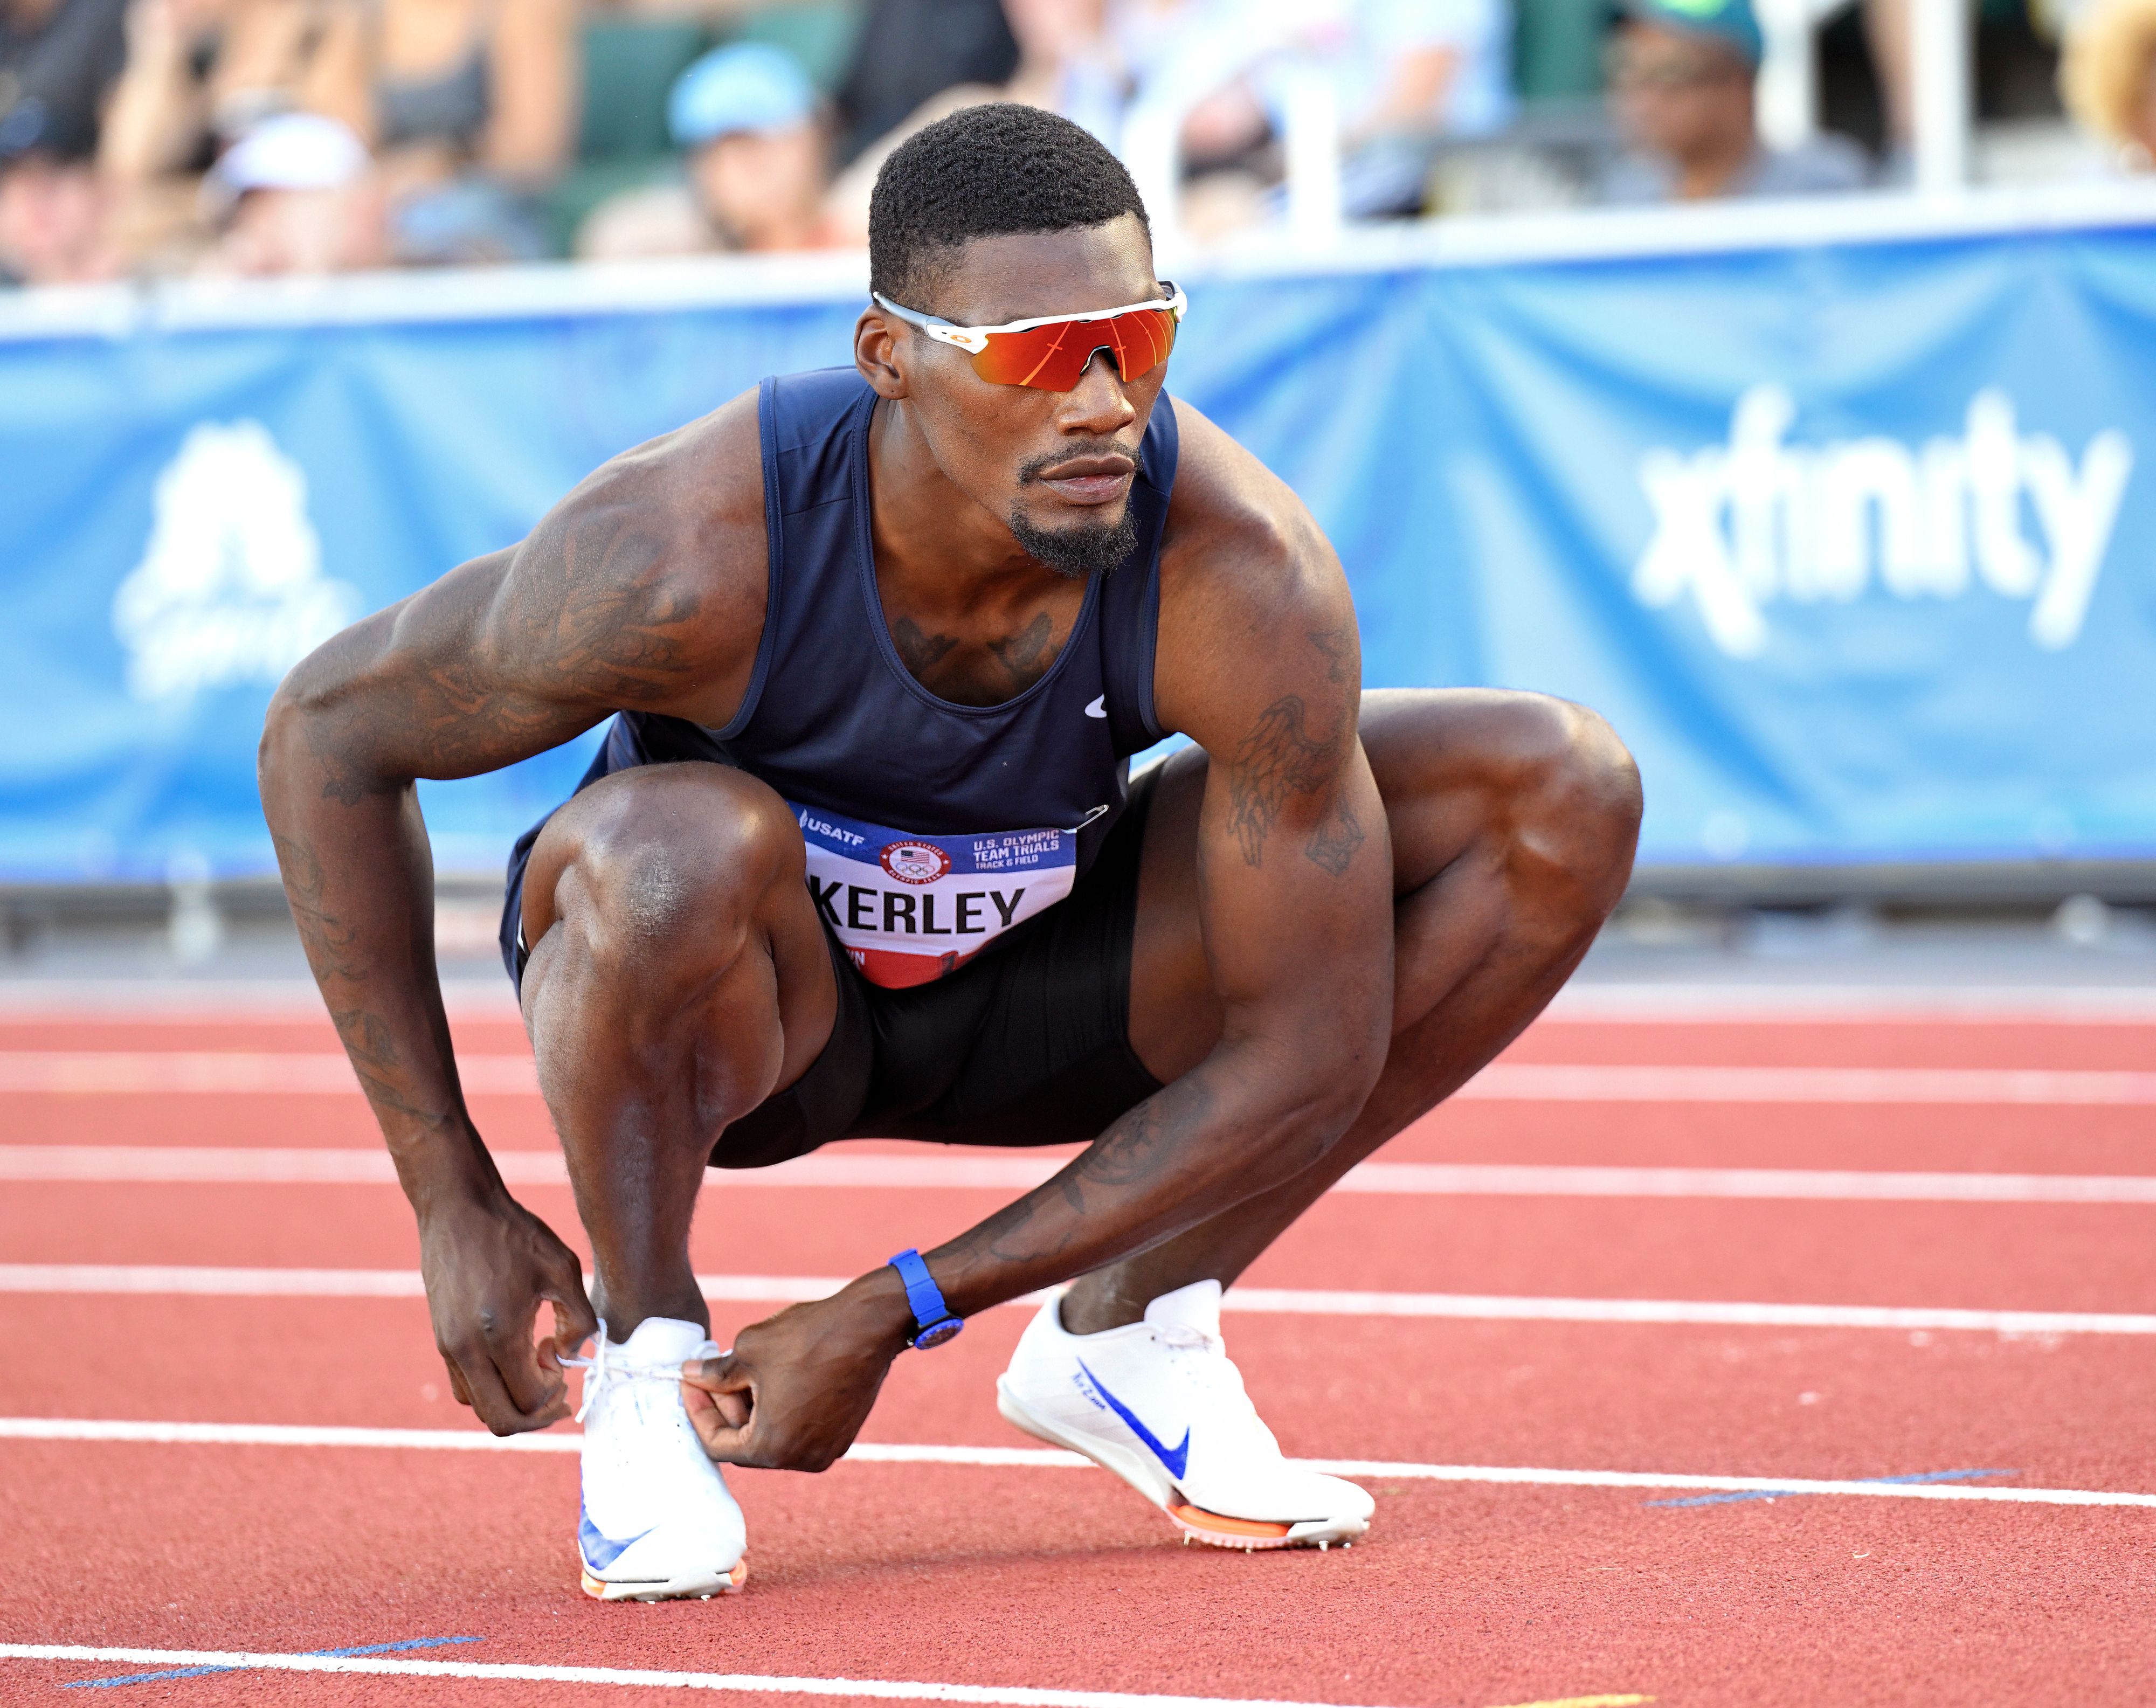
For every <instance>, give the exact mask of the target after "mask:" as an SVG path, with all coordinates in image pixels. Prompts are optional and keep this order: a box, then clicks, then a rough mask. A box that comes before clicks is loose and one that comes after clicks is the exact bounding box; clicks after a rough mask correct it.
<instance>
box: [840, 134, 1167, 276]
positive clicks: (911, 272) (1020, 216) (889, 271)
mask: <svg viewBox="0 0 2156 1708" xmlns="http://www.w3.org/2000/svg"><path fill="white" fill-rule="evenodd" d="M1126 213H1135V214H1136V215H1137V218H1138V223H1139V224H1140V225H1141V226H1143V227H1144V228H1145V231H1146V235H1147V237H1148V238H1150V237H1151V236H1152V225H1151V223H1150V222H1148V221H1147V218H1146V211H1145V203H1143V202H1142V201H1141V200H1140V199H1139V197H1138V187H1137V185H1136V184H1134V183H1133V182H1131V175H1130V174H1129V173H1128V172H1126V171H1124V169H1123V163H1122V162H1121V161H1119V160H1117V159H1116V156H1114V155H1112V154H1111V153H1110V152H1109V151H1107V149H1106V146H1104V145H1103V144H1102V143H1101V140H1100V138H1098V137H1097V136H1094V135H1093V133H1092V132H1091V131H1087V130H1086V129H1084V128H1083V127H1081V126H1077V125H1074V124H1072V123H1071V122H1070V120H1068V119H1065V118H1060V117H1059V116H1058V115H1055V114H1054V113H1050V112H1045V111H1043V110H1041V109H1040V108H1039V107H1029V106H1022V105H1019V104H1018V103H1017V102H1015V101H992V102H989V103H988V104H987V105H983V106H974V107H963V108H961V109H960V110H958V111H957V112H955V113H953V114H952V115H950V116H949V117H948V118H945V119H938V120H937V121H936V122H935V123H934V124H932V125H927V126H922V127H921V129H920V130H919V131H916V132H915V133H914V134H913V135H912V136H909V137H907V138H906V141H904V142H902V143H901V144H900V145H899V146H898V147H897V148H896V149H895V150H894V151H892V153H891V158H890V159H888V160H886V161H885V162H884V163H883V170H882V171H881V172H878V173H877V174H876V181H875V193H874V194H873V196H872V197H870V202H869V288H870V290H877V291H880V292H881V293H882V294H883V295H885V296H887V297H889V298H890V299H891V300H892V301H893V302H896V303H901V304H903V305H905V306H906V307H908V308H916V309H925V308H926V307H927V298H928V297H929V296H930V295H932V293H933V292H934V290H936V288H937V286H938V285H940V284H941V283H942V278H943V275H944V274H946V273H947V270H948V269H949V267H950V266H951V264H952V262H954V261H955V260H956V259H957V251H958V250H959V249H961V248H962V247H963V246H964V245H965V244H968V243H970V242H972V241H973V239H975V238H983V237H1008V236H1011V235H1014V234H1016V233H1021V232H1036V231H1075V230H1077V229H1079V228H1082V227H1085V226H1089V225H1101V224H1104V223H1106V222H1107V221H1109V220H1111V219H1115V218H1120V217H1121V216H1122V215H1123V214H1126Z"/></svg>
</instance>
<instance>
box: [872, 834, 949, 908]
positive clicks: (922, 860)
mask: <svg viewBox="0 0 2156 1708" xmlns="http://www.w3.org/2000/svg"><path fill="white" fill-rule="evenodd" d="M877 858H878V859H880V860H881V861H882V862H883V869H884V870H885V871H886V872H888V873H890V874H891V876H892V877H894V878H896V879H897V880H898V881H899V882H900V883H901V884H933V883H934V882H935V881H936V880H937V879H938V878H940V877H942V875H944V874H945V873H946V872H947V871H949V870H950V869H951V856H950V855H948V854H946V853H944V852H943V850H942V849H940V848H938V847H937V846H936V844H934V843H932V842H893V843H886V844H885V845H884V850H883V852H882V854H879V855H878V856H877ZM906 905H907V906H908V907H911V906H912V905H913V904H912V903H911V902H910V901H909V902H908V903H906Z"/></svg>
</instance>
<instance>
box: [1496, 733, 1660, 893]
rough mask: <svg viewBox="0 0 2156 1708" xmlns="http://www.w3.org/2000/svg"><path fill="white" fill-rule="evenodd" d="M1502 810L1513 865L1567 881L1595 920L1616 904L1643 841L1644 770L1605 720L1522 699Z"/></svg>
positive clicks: (1507, 758) (1509, 746)
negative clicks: (1513, 858) (1640, 837)
mask: <svg viewBox="0 0 2156 1708" xmlns="http://www.w3.org/2000/svg"><path fill="white" fill-rule="evenodd" d="M1510 710H1512V719H1511V723H1512V736H1511V740H1510V741H1508V742H1507V752H1506V754H1505V756H1504V759H1503V762H1502V765H1503V769H1504V771H1505V772H1507V782H1508V784H1509V787H1507V789H1506V790H1505V791H1504V798H1503V800H1502V803H1501V806H1500V808H1499V816H1500V818H1501V819H1502V820H1503V822H1504V823H1505V825H1506V828H1507V833H1508V835H1509V838H1510V840H1511V843H1512V850H1513V854H1514V856H1515V858H1516V859H1518V860H1519V861H1520V862H1521V863H1522V864H1526V865H1530V866H1532V867H1534V868H1537V869H1540V870H1542V871H1543V872H1545V873H1548V874H1550V875H1553V876H1556V877H1559V878H1561V879H1563V880H1565V887H1566V888H1567V889H1568V890H1573V891H1574V892H1576V895H1577V899H1578V902H1579V904H1580V905H1583V906H1584V907H1585V908H1587V909H1589V910H1592V911H1593V912H1594V915H1595V916H1596V918H1597V919H1599V918H1600V917H1601V916H1603V915H1604V914H1606V913H1608V912H1609V910H1610V909H1611V908H1613V907H1614V906H1615V905H1617V900H1618V898H1619V897H1620V895H1623V893H1624V890H1625V881H1626V880H1627V879H1629V878H1630V875H1631V871H1632V853H1633V849H1634V847H1635V844H1637V842H1638V840H1639V834H1640V808H1641V800H1642V798H1641V795H1640V769H1639V767H1638V766H1637V765H1636V764H1635V763H1634V762H1633V759H1632V756H1631V754H1630V751H1627V750H1626V748H1625V744H1624V743H1623V742H1622V741H1620V740H1619V739H1618V737H1617V732H1616V731H1614V730H1613V729H1611V728H1610V727H1609V724H1608V722H1607V721H1605V720H1604V718H1603V717H1602V716H1600V714H1599V713H1597V712H1594V711H1591V710H1589V709H1588V708H1587V707H1585V706H1584V705H1573V704H1572V703H1571V702H1570V701H1568V700H1555V699H1551V698H1548V697H1547V696H1544V695H1518V696H1517V700H1516V704H1515V705H1513V706H1512V708H1511V709H1510Z"/></svg>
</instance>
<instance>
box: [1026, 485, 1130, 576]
mask: <svg viewBox="0 0 2156 1708" xmlns="http://www.w3.org/2000/svg"><path fill="white" fill-rule="evenodd" d="M1009 521H1010V531H1011V532H1012V534H1013V535H1014V536H1016V537H1017V540H1018V543H1019V545H1020V546H1024V548H1025V552H1026V555H1027V556H1028V557H1030V558H1032V559H1033V561H1034V562H1035V563H1038V564H1039V565H1040V567H1042V568H1044V569H1046V570H1050V571H1051V572H1054V573H1055V574H1057V575H1060V576H1063V577H1067V578H1068V579H1070V580H1071V581H1084V580H1085V579H1086V577H1089V576H1096V575H1098V576H1106V575H1109V574H1111V573H1113V572H1114V570H1115V567H1116V565H1117V564H1119V563H1121V562H1122V561H1123V560H1124V559H1125V558H1126V557H1129V556H1130V555H1131V553H1132V551H1135V550H1137V543H1138V521H1137V515H1134V514H1133V507H1132V504H1131V501H1130V500H1129V499H1127V498H1126V499H1125V500H1123V513H1122V515H1121V516H1120V517H1118V518H1117V519H1116V521H1112V522H1086V523H1081V525H1080V526H1077V527H1075V528H1055V529H1052V530H1051V529H1048V528H1037V527H1035V526H1034V525H1033V524H1032V523H1031V522H1029V521H1027V520H1026V519H1025V517H1024V515H1022V514H1021V513H1020V512H1019V511H1018V510H1012V511H1011V513H1010V518H1009Z"/></svg>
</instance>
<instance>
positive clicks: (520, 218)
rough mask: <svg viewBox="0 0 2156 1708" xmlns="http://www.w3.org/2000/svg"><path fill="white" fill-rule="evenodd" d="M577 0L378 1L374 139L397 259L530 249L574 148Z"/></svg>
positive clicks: (494, 255) (519, 255)
mask: <svg viewBox="0 0 2156 1708" xmlns="http://www.w3.org/2000/svg"><path fill="white" fill-rule="evenodd" d="M367 104H368V105H369V108H370V110H371V118H372V129H371V131H369V132H368V133H367V134H368V138H369V141H371V142H372V145H373V148H374V154H375V157H376V159H377V162H379V165H380V171H381V173H382V182H383V185H384V187H385V190H386V192H387V193H388V197H389V203H390V208H391V210H392V218H393V230H394V233H395V243H396V248H397V251H398V258H399V259H403V260H407V261H421V262H473V261H496V260H505V261H506V260H520V259H531V258H534V257H536V256H537V255H538V254H540V253H542V248H543V244H542V238H541V235H540V232H539V228H538V224H537V222H536V218H535V217H534V215H533V213H532V212H531V209H530V208H529V207H528V205H527V204H526V201H525V197H527V196H528V195H529V194H530V193H531V192H534V191H536V190H538V189H540V188H542V187H544V186H545V185H546V184H547V182H550V181H551V180H552V178H553V177H554V176H555V175H556V174H557V172H560V171H561V170H562V167H564V166H566V165H567V163H568V160H569V156H570V151H571V150H572V148H573V146H574V145H575V138H576V124H577V49H576V13H575V8H574V5H573V0H381V10H380V22H379V24H378V26H377V34H376V37H375V41H374V52H373V54H372V84H371V87H370V88H369V90H367Z"/></svg>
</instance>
